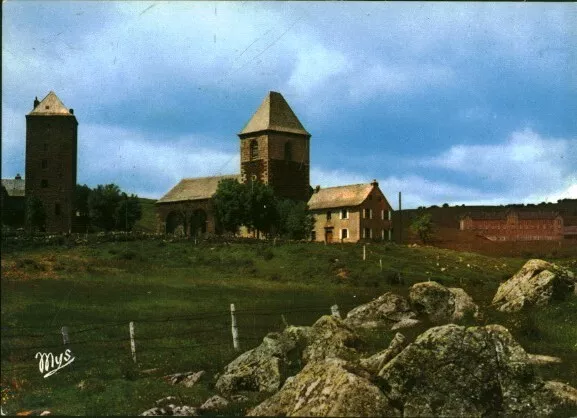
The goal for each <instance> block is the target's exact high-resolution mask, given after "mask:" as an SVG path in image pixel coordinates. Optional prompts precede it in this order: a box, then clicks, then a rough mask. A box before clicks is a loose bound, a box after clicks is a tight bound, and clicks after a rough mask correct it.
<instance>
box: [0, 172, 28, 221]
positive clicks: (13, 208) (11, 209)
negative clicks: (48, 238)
mask: <svg viewBox="0 0 577 418" xmlns="http://www.w3.org/2000/svg"><path fill="white" fill-rule="evenodd" d="M25 187H26V185H25V181H24V179H23V178H22V177H21V176H20V174H17V175H16V177H15V178H13V179H2V191H1V192H2V194H1V199H2V200H1V207H2V225H6V226H10V227H15V228H18V227H22V226H24V213H25V208H26V195H25V191H26V189H25Z"/></svg>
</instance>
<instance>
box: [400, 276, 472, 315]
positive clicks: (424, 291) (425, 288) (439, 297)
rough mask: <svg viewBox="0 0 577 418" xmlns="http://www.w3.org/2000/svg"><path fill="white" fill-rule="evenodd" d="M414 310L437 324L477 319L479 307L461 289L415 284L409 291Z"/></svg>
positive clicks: (434, 283)
mask: <svg viewBox="0 0 577 418" xmlns="http://www.w3.org/2000/svg"><path fill="white" fill-rule="evenodd" d="M409 301H410V303H411V306H412V307H413V309H415V310H416V311H417V312H419V313H423V314H426V315H427V316H428V317H429V319H430V320H431V322H433V323H435V324H446V323H449V322H455V321H459V320H460V319H462V318H463V317H465V316H466V315H470V316H472V317H477V316H478V314H479V307H478V306H477V305H476V304H475V302H473V299H471V297H470V296H469V295H468V294H467V293H466V292H465V291H464V290H463V289H460V288H447V287H445V286H443V285H441V284H439V283H437V282H422V283H417V284H414V285H413V286H412V287H411V289H410V290H409Z"/></svg>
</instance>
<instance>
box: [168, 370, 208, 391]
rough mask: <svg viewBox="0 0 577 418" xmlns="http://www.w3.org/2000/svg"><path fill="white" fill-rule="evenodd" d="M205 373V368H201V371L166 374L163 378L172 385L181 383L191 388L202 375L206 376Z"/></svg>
mask: <svg viewBox="0 0 577 418" xmlns="http://www.w3.org/2000/svg"><path fill="white" fill-rule="evenodd" d="M204 374H205V372H204V370H201V371H200V372H186V373H174V374H170V375H167V376H164V377H163V379H164V380H165V381H166V382H167V383H170V384H171V385H176V384H181V385H183V386H185V387H187V388H191V387H193V386H194V385H195V384H196V382H198V381H199V380H200V378H201V377H202V376H204Z"/></svg>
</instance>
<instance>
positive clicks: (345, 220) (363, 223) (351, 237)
mask: <svg viewBox="0 0 577 418" xmlns="http://www.w3.org/2000/svg"><path fill="white" fill-rule="evenodd" d="M308 206H309V209H310V210H311V212H312V213H313V215H314V218H315V222H314V229H313V232H312V237H311V239H312V240H313V241H319V242H323V241H324V242H327V243H331V242H358V241H365V240H366V241H368V240H390V239H391V235H392V220H391V214H392V208H391V205H390V204H389V202H388V201H387V199H386V197H385V195H384V194H383V192H382V191H381V189H380V188H379V183H377V181H376V180H373V182H372V183H368V184H352V185H347V186H338V187H327V188H320V187H317V188H316V189H315V190H314V193H313V195H312V196H311V198H310V200H309V202H308Z"/></svg>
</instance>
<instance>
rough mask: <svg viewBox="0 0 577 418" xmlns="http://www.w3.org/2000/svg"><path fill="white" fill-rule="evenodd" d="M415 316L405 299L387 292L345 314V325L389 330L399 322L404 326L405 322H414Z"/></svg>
mask: <svg viewBox="0 0 577 418" xmlns="http://www.w3.org/2000/svg"><path fill="white" fill-rule="evenodd" d="M416 316H417V315H416V313H415V312H413V311H412V310H411V306H410V305H409V302H408V301H407V299H405V298H404V297H402V296H399V295H396V294H394V293H391V292H387V293H385V294H383V295H381V296H379V297H378V298H377V299H374V300H372V301H370V302H369V303H365V304H364V305H360V306H357V307H356V308H354V309H353V310H351V311H350V312H349V313H348V314H347V318H346V319H345V323H346V324H347V325H349V326H351V327H355V328H357V327H361V328H377V327H388V328H391V327H393V326H395V325H397V324H399V323H401V322H403V323H405V324H406V323H407V322H406V321H415V320H416V319H415V318H416ZM413 324H414V323H412V324H411V325H413Z"/></svg>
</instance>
